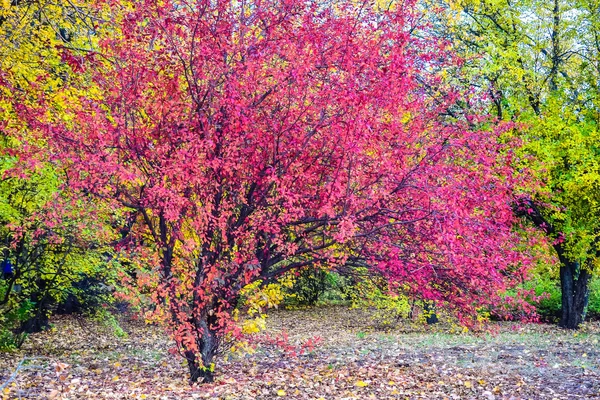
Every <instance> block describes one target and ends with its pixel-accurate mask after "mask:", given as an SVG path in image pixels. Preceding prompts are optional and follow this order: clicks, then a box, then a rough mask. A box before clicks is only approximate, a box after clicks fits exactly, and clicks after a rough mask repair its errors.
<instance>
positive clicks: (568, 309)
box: [560, 261, 590, 329]
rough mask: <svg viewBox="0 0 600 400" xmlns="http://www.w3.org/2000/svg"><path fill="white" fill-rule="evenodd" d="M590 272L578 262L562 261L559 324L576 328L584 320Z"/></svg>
mask: <svg viewBox="0 0 600 400" xmlns="http://www.w3.org/2000/svg"><path fill="white" fill-rule="evenodd" d="M589 280H590V272H589V271H588V270H587V269H586V268H581V265H580V264H579V263H578V262H570V261H569V262H563V263H562V266H561V267H560V285H561V291H562V305H561V308H562V315H561V319H560V326H561V327H563V328H567V329H578V328H579V325H581V323H582V322H583V321H584V319H585V314H586V311H587V305H588V300H589V294H590V291H589V287H588V283H589Z"/></svg>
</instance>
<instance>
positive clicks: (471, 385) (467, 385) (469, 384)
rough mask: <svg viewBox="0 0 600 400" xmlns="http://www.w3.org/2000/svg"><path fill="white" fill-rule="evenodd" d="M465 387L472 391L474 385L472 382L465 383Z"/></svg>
mask: <svg viewBox="0 0 600 400" xmlns="http://www.w3.org/2000/svg"><path fill="white" fill-rule="evenodd" d="M465 387H466V388H469V389H470V388H472V387H473V384H472V383H471V381H465Z"/></svg>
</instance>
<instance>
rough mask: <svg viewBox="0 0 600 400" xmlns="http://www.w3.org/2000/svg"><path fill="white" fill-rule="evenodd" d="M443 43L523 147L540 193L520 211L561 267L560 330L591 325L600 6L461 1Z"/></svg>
mask: <svg viewBox="0 0 600 400" xmlns="http://www.w3.org/2000/svg"><path fill="white" fill-rule="evenodd" d="M436 5H437V6H440V7H443V8H445V11H446V13H445V16H446V17H445V19H439V20H437V21H436V22H435V23H436V24H438V26H439V28H440V30H439V32H440V34H441V35H443V36H444V37H445V38H447V39H449V40H451V41H452V43H453V46H455V47H456V49H457V51H461V52H462V54H463V56H464V57H465V64H464V71H466V72H465V75H464V76H465V77H466V79H468V80H469V81H471V82H476V83H477V87H478V90H480V91H481V92H483V93H487V95H488V97H489V99H490V105H491V112H492V113H493V114H494V115H495V116H496V117H497V118H498V120H504V121H514V122H516V123H517V124H518V125H517V127H518V129H517V132H518V135H519V136H520V137H521V138H522V140H523V147H522V149H521V151H520V154H519V157H517V158H516V159H515V166H516V167H517V168H524V169H527V170H529V171H533V173H534V174H535V176H536V177H537V182H539V184H538V185H537V186H536V187H533V188H531V187H530V188H523V189H524V193H525V194H526V195H525V196H524V197H523V199H522V200H521V202H520V203H519V204H517V205H516V207H515V209H516V211H517V213H519V215H521V216H523V217H525V218H527V219H529V220H530V221H531V222H532V223H533V224H535V225H536V226H537V227H539V228H540V230H541V231H542V232H544V234H545V235H547V237H548V239H549V243H550V244H551V247H552V248H553V250H554V252H555V254H556V257H557V258H558V261H559V262H560V283H561V290H562V315H561V319H560V325H561V326H563V327H565V328H572V329H574V328H578V327H579V325H580V324H581V323H582V322H583V320H584V319H585V313H586V308H587V303H588V298H589V282H590V279H591V278H592V274H593V271H594V270H595V269H597V264H598V260H599V259H600V243H599V241H600V173H599V171H600V146H599V143H600V132H599V130H598V121H599V119H600V107H599V106H600V104H599V97H598V95H599V93H600V87H599V82H600V4H599V3H598V1H597V0H552V1H541V0H458V1H450V2H441V3H440V2H436Z"/></svg>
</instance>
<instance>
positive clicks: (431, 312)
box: [423, 301, 439, 325]
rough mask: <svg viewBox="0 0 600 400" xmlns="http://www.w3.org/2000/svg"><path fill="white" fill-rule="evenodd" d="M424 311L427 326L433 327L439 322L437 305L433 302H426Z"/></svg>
mask: <svg viewBox="0 0 600 400" xmlns="http://www.w3.org/2000/svg"><path fill="white" fill-rule="evenodd" d="M423 311H424V313H425V320H426V321H427V325H433V324H437V323H438V322H439V320H438V316H437V314H436V312H435V304H434V303H433V302H430V301H425V302H424V305H423Z"/></svg>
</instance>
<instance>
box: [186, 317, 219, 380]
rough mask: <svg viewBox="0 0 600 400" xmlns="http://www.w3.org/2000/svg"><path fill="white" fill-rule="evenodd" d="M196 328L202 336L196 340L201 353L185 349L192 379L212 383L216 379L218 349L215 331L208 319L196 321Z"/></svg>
mask: <svg viewBox="0 0 600 400" xmlns="http://www.w3.org/2000/svg"><path fill="white" fill-rule="evenodd" d="M195 322H196V329H198V331H199V332H201V336H200V337H199V338H198V339H197V340H196V345H197V346H198V350H199V354H198V353H195V352H193V351H190V350H186V351H184V355H185V358H186V360H187V365H188V370H189V373H190V381H192V382H202V383H210V382H213V380H214V358H215V355H216V353H217V349H218V340H217V336H216V334H215V332H214V331H213V330H212V329H209V326H210V325H209V323H208V321H195Z"/></svg>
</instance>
